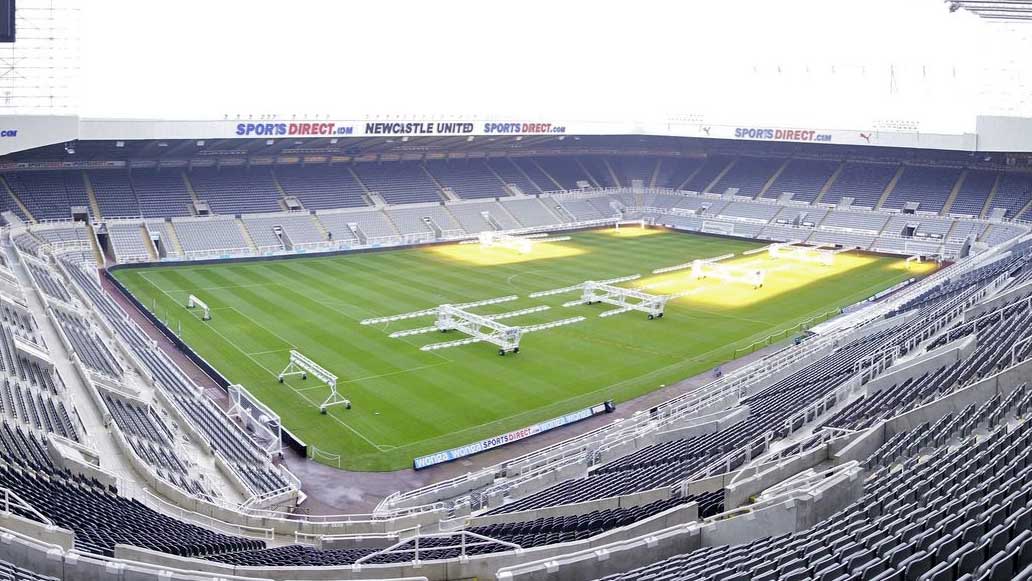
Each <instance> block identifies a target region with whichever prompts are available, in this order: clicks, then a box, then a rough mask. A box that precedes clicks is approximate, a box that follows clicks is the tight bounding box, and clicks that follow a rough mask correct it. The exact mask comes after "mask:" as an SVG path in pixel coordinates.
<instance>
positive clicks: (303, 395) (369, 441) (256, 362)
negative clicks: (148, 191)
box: [140, 273, 385, 452]
mask: <svg viewBox="0 0 1032 581" xmlns="http://www.w3.org/2000/svg"><path fill="white" fill-rule="evenodd" d="M140 274H141V275H144V274H145V273H140ZM143 278H144V280H146V281H147V282H148V283H149V284H150V285H151V286H153V287H154V288H155V289H157V290H159V291H161V292H162V293H164V294H165V296H167V297H168V298H170V299H172V301H173V302H178V301H176V298H175V297H174V296H172V295H171V294H169V293H168V291H166V290H165V289H163V288H161V287H159V286H158V285H156V284H154V281H152V280H150V279H149V278H147V277H146V276H144V277H143ZM207 328H208V329H211V330H212V331H214V332H215V334H216V335H218V336H219V337H222V340H223V341H225V342H226V343H228V344H229V345H232V346H233V348H234V349H236V350H237V351H239V352H240V353H241V354H242V355H243V356H244V357H247V358H248V359H250V360H251V361H252V362H254V364H255V365H257V366H258V367H261V368H262V369H264V370H265V371H266V372H267V373H268V374H269V375H271V376H273V377H274V378H276V380H277V381H278V380H279V374H278V373H276V372H274V371H272V370H271V369H269V368H268V367H266V366H265V365H263V364H262V363H261V362H260V361H258V360H257V359H255V358H254V357H252V356H251V355H250V354H248V353H247V352H246V351H244V350H243V349H241V348H240V346H239V345H237V344H236V343H234V342H232V341H230V340H229V338H227V337H226V336H225V335H223V334H222V332H221V331H219V330H218V329H216V328H215V326H214V325H208V326H207ZM283 385H286V386H287V387H289V388H290V389H291V391H293V392H294V393H296V394H297V395H299V396H301V398H302V399H304V400H305V401H307V402H308V403H310V404H311V405H312V407H314V408H316V409H319V402H316V401H313V400H312V399H310V398H309V397H308V396H306V395H305V394H304V393H302V392H301V391H299V390H298V388H296V387H294V386H293V385H291V384H290V382H288V381H286V380H284V381H283ZM316 387H318V386H316ZM326 415H327V416H328V417H330V418H332V419H333V420H334V421H335V422H337V423H338V424H340V425H342V426H344V427H345V428H347V429H348V430H350V431H351V432H352V433H354V434H355V435H356V436H358V437H359V438H362V439H363V440H365V442H366V443H368V444H369V445H370V446H372V447H374V448H376V449H377V450H379V451H381V452H383V451H385V450H384V449H383V447H382V446H380V445H379V444H377V443H376V442H374V441H372V440H370V439H369V438H367V437H366V436H365V434H363V433H362V432H360V431H358V430H356V429H355V428H353V427H351V426H349V425H348V424H347V423H345V422H344V421H343V420H341V419H340V418H338V417H337V416H335V415H333V414H331V413H328V414H326Z"/></svg>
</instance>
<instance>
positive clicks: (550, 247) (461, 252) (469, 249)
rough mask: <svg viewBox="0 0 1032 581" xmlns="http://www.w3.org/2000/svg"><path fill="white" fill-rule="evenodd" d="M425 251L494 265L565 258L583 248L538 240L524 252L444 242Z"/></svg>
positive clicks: (473, 262) (580, 252)
mask: <svg viewBox="0 0 1032 581" xmlns="http://www.w3.org/2000/svg"><path fill="white" fill-rule="evenodd" d="M426 250H427V252H430V253H432V254H436V255H437V256H440V257H442V258H447V259H448V260H455V261H459V262H467V263H470V264H476V265H478V266H496V265H504V264H519V263H521V262H530V261H532V260H544V259H548V258H566V257H568V256H577V255H580V254H584V252H585V251H584V250H583V249H581V248H578V247H576V246H574V245H572V244H569V243H566V242H538V243H536V244H534V245H532V246H531V249H530V252H528V253H526V254H524V253H522V252H519V251H517V250H513V249H511V248H499V247H489V248H484V247H483V246H481V245H479V244H446V245H440V246H431V247H429V248H427V249H426Z"/></svg>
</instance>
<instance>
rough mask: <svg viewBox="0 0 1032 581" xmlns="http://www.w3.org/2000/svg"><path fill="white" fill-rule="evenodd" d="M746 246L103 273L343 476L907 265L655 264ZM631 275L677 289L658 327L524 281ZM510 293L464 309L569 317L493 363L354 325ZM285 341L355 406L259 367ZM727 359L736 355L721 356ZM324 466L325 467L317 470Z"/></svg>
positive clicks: (428, 339) (659, 376) (820, 301)
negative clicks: (205, 309)
mask: <svg viewBox="0 0 1032 581" xmlns="http://www.w3.org/2000/svg"><path fill="white" fill-rule="evenodd" d="M760 246H762V244H761V243H757V242H754V241H744V240H734V239H726V238H717V237H710V236H698V235H689V234H681V233H670V232H663V231H646V232H642V231H640V230H637V229H627V228H625V229H624V230H621V231H620V232H619V233H617V232H615V231H613V230H607V231H595V232H582V233H576V234H573V239H572V240H570V241H568V242H557V243H552V244H545V245H541V246H539V247H538V248H536V249H535V251H534V252H533V253H532V254H531V255H529V256H522V255H517V254H513V253H511V252H507V251H504V250H498V249H491V250H483V249H481V248H480V247H479V246H478V245H448V246H434V247H423V248H413V249H405V250H394V251H383V252H373V253H360V254H351V255H343V256H332V257H313V258H304V259H294V260H269V261H262V262H247V263H234V264H215V265H203V266H189V265H187V266H176V267H157V268H153V267H152V268H139V269H124V270H120V271H118V272H117V273H116V276H117V278H118V279H119V280H121V281H122V283H124V284H125V285H126V287H128V288H129V289H130V291H131V292H132V293H133V294H134V295H135V296H136V297H137V298H139V299H140V301H141V302H142V303H143V304H145V305H147V306H148V307H151V308H152V310H153V312H155V314H157V316H158V317H159V318H161V319H162V320H164V321H166V323H167V324H168V325H169V327H170V328H172V329H174V330H179V329H181V332H182V337H183V339H184V340H186V341H187V342H188V343H189V344H190V345H191V346H193V347H194V348H195V349H196V350H197V352H198V353H200V354H201V355H202V356H203V357H204V358H206V359H207V360H208V361H209V362H211V363H212V364H213V365H214V366H215V367H216V368H217V369H219V371H220V372H222V374H223V375H225V376H226V377H227V378H228V379H229V380H230V381H232V382H235V383H240V384H243V385H244V386H246V387H247V388H248V389H249V390H250V391H251V392H252V393H254V394H256V395H257V396H258V397H260V398H261V399H262V400H263V401H264V402H265V403H266V404H268V405H269V406H270V407H272V408H273V409H275V410H276V411H277V412H278V413H279V414H280V416H281V417H282V419H283V422H284V424H285V425H286V426H287V427H288V428H289V429H290V430H291V431H292V432H294V433H295V434H296V435H297V436H298V437H300V438H301V439H303V440H304V441H306V442H307V443H309V444H310V445H315V446H317V447H318V448H319V449H320V450H323V451H325V452H327V453H330V454H340V455H341V462H340V466H341V467H342V468H347V469H351V470H367V471H371V470H395V469H401V468H405V467H409V466H411V462H412V459H413V458H414V457H416V456H420V455H423V454H428V453H432V452H436V451H439V450H443V449H447V448H451V447H454V446H458V445H462V444H465V443H469V442H472V441H476V440H479V439H481V438H485V437H490V436H494V435H497V434H500V433H504V432H506V431H509V430H512V429H517V428H520V427H523V426H526V425H529V424H532V423H534V422H537V421H540V420H544V419H548V418H552V417H555V416H557V415H560V414H562V413H566V412H569V411H572V410H574V409H579V408H581V407H584V406H586V405H589V404H594V403H597V402H599V401H602V400H605V399H615V400H617V401H623V400H627V399H630V398H633V397H636V396H639V395H642V394H644V393H648V392H650V391H653V390H655V389H657V388H659V387H660V386H661V385H664V384H668V383H672V382H674V381H677V380H679V379H683V378H685V377H689V376H692V375H694V374H697V373H700V372H702V371H704V370H706V369H709V368H711V367H713V366H715V365H717V364H719V363H721V362H724V361H727V360H729V359H731V358H732V357H733V355H734V354H735V352H736V349H740V348H743V347H747V346H749V345H750V344H752V343H753V342H755V341H757V340H759V339H762V338H764V337H767V336H769V335H771V334H773V333H778V332H780V331H785V330H787V329H790V328H793V327H795V326H796V325H798V323H800V322H801V321H804V320H807V319H811V318H812V317H813V316H814V315H816V314H819V313H824V312H828V311H830V310H834V309H837V308H838V307H840V306H843V305H847V304H851V303H854V302H856V301H857V300H860V299H863V298H866V297H868V296H870V295H872V294H874V293H875V292H877V291H879V290H882V289H884V288H887V287H889V286H891V285H893V284H895V283H897V282H899V281H901V280H904V279H906V278H909V277H910V276H913V275H914V272H913V271H908V270H906V269H905V268H904V266H903V261H902V260H900V259H895V258H887V257H881V256H870V255H860V254H857V253H849V254H848V255H840V256H839V257H838V260H837V262H836V265H835V266H833V267H823V266H817V265H811V264H800V263H790V262H787V261H778V262H775V261H773V260H771V259H769V258H767V257H766V253H760V254H756V255H753V256H751V257H740V258H738V259H736V261H740V263H741V264H746V265H749V266H755V267H757V268H768V269H772V270H771V271H769V273H768V276H767V282H766V284H765V285H764V287H763V288H762V289H760V290H753V289H752V288H749V287H746V286H744V285H738V284H733V283H723V284H722V283H720V282H719V281H717V280H714V279H709V278H708V279H704V280H699V281H696V280H691V278H690V276H689V275H688V274H689V272H690V271H680V272H675V273H671V274H667V275H660V276H653V275H649V274H648V273H649V272H650V271H651V270H652V269H654V268H659V267H664V266H670V265H674V264H679V263H683V262H687V261H689V260H691V259H694V258H707V257H713V256H717V255H722V254H725V253H729V252H733V253H741V252H743V251H745V250H749V249H753V248H758V247H760ZM635 273H641V274H642V275H643V278H642V279H641V280H639V281H635V282H634V283H630V284H632V285H636V286H639V287H648V288H649V289H652V291H651V292H655V293H663V294H666V293H673V292H689V293H691V294H689V295H688V296H685V297H683V298H679V299H676V300H674V301H672V302H671V303H670V304H669V305H668V306H667V313H666V316H665V317H664V318H663V319H662V320H656V321H649V320H647V319H646V317H645V315H644V314H642V313H625V314H620V315H616V316H612V317H607V318H599V317H597V316H596V315H597V314H598V313H601V312H603V311H604V310H608V309H610V308H611V307H607V306H605V305H592V306H577V307H570V308H563V307H561V305H562V303H564V302H566V301H570V300H573V299H574V298H576V295H575V294H564V295H555V296H549V297H542V298H539V299H530V298H527V295H528V294H530V293H531V292H534V291H540V290H546V289H551V288H557V287H562V286H567V285H571V284H577V283H580V282H583V281H584V280H589V279H604V278H610V277H617V276H623V275H629V274H635ZM188 294H195V295H197V296H198V297H199V298H201V299H202V300H204V301H206V302H207V303H208V304H209V305H210V306H211V308H212V315H213V319H212V320H211V321H208V322H202V321H201V320H200V319H199V315H198V314H197V313H195V312H193V311H188V310H186V309H185V308H184V307H183V305H184V304H185V302H186V297H187V295H188ZM510 294H517V295H519V296H520V299H519V300H518V301H514V302H508V303H504V304H497V305H491V306H488V307H481V308H478V309H475V311H476V312H478V313H481V314H490V313H500V312H507V311H512V310H516V309H522V308H526V307H530V306H535V305H542V304H543V305H550V306H551V307H552V308H551V309H550V310H547V311H543V312H538V313H534V314H530V315H525V316H522V317H518V318H514V319H509V320H507V321H506V322H507V323H508V324H511V325H517V324H518V325H525V324H533V323H539V322H545V321H551V320H556V319H561V318H566V317H572V316H576V315H584V316H586V317H587V320H586V321H584V322H581V323H578V324H574V325H569V326H565V327H561V328H556V329H551V330H547V331H542V332H538V333H532V334H528V335H526V336H525V337H524V339H523V342H522V349H521V353H520V354H519V355H516V356H506V357H499V356H498V354H497V350H496V349H495V348H494V347H493V346H491V345H489V344H484V343H480V344H472V345H467V346H463V347H457V348H451V349H443V350H438V351H431V352H424V351H420V350H419V347H420V346H421V345H424V344H427V343H435V342H440V341H447V340H454V339H457V338H459V337H460V336H459V335H457V334H454V333H453V334H449V335H441V334H440V333H428V334H425V335H414V336H410V337H405V338H400V339H392V338H389V337H388V334H389V333H390V332H392V331H397V330H401V329H409V328H416V327H425V326H428V325H430V324H431V322H432V319H431V318H421V319H411V320H406V321H398V322H394V323H390V324H384V325H370V326H363V325H360V324H359V321H361V320H362V319H365V318H370V317H378V316H385V315H392V314H396V313H402V312H407V311H413V310H419V309H426V308H431V307H434V306H436V305H438V304H441V303H460V302H467V301H475V300H480V299H487V298H493V297H498V296H503V295H510ZM292 347H294V348H297V349H298V350H300V351H301V352H302V353H304V354H305V355H307V356H308V357H310V358H312V359H313V360H314V361H316V362H317V363H319V364H320V365H322V366H323V367H325V368H327V369H328V370H329V371H331V372H332V373H335V374H336V375H338V376H339V377H340V384H339V391H340V393H341V394H342V395H344V396H346V397H349V398H350V399H351V400H352V402H353V403H354V408H353V409H351V410H345V409H343V407H334V408H331V409H330V410H329V413H328V414H327V415H320V414H319V412H318V409H317V408H318V404H319V403H321V402H322V401H323V400H324V399H325V397H326V395H327V394H328V390H327V389H326V388H324V387H320V386H318V385H317V384H316V382H315V381H314V380H313V379H309V380H307V381H303V380H301V378H300V377H292V378H288V379H287V381H286V383H285V384H280V383H278V382H277V379H276V375H277V374H278V373H279V372H280V371H281V370H282V369H283V367H284V366H285V365H286V362H287V356H288V350H289V349H290V348H292ZM738 354H739V355H740V354H741V353H740V352H739V353H738ZM332 464H334V465H336V462H332Z"/></svg>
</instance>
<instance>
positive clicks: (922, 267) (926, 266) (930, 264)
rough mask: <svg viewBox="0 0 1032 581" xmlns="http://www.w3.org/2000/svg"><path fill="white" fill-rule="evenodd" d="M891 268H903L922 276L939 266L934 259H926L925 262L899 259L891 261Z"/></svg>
mask: <svg viewBox="0 0 1032 581" xmlns="http://www.w3.org/2000/svg"><path fill="white" fill-rule="evenodd" d="M889 268H891V269H892V270H905V271H907V272H910V273H913V275H914V276H924V275H926V274H928V273H930V272H934V271H935V270H937V269H938V268H939V267H938V265H936V264H935V262H934V261H931V260H927V261H925V262H906V261H905V260H900V261H899V262H893V263H892V264H890V265H889Z"/></svg>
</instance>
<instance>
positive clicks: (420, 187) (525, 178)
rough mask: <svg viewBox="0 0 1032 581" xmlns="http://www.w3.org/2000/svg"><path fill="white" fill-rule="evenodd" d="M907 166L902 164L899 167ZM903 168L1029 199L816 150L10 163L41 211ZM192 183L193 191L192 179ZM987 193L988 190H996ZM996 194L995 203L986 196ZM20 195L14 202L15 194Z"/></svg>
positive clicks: (832, 184)
mask: <svg viewBox="0 0 1032 581" xmlns="http://www.w3.org/2000/svg"><path fill="white" fill-rule="evenodd" d="M900 170H902V171H901V172H900ZM897 172H900V173H899V179H898V180H897V181H896V182H895V184H894V186H893V188H892V190H891V191H890V193H889V195H888V197H887V198H886V200H885V202H884V207H885V208H891V209H902V208H903V206H904V204H905V203H907V202H916V203H917V204H918V205H919V206H918V209H919V210H922V211H932V212H940V211H942V210H943V208H944V206H945V204H946V202H947V200H948V199H949V197H950V195H951V193H952V192H953V190H954V189H955V188H956V191H957V196H956V199H955V200H954V202H953V204H952V205H951V207H950V208H949V211H950V212H951V213H956V214H964V215H974V216H978V215H981V214H982V213H983V211H984V210H987V209H991V208H996V207H999V208H1004V209H1005V210H1006V216H1007V217H1010V218H1013V217H1017V214H1018V213H1019V212H1021V211H1022V210H1023V209H1024V208H1025V207H1026V205H1027V204H1028V202H1029V201H1030V200H1032V176H1030V175H1029V174H1027V173H1022V172H1007V171H998V170H987V169H970V170H964V169H963V168H961V167H958V166H949V165H938V166H931V165H900V164H899V163H898V162H895V161H892V162H875V161H845V162H843V161H842V160H829V159H811V158H791V159H789V158H783V157H763V156H751V155H742V156H729V155H721V154H712V155H709V156H708V157H706V158H689V159H681V158H666V157H650V156H597V155H583V156H554V157H514V158H490V159H451V160H428V161H425V162H415V161H399V162H362V163H351V164H340V165H327V164H314V165H285V166H280V167H270V166H250V167H248V166H223V167H195V168H192V169H190V170H186V171H184V170H183V169H181V168H151V169H133V170H131V171H126V170H115V169H112V170H89V171H86V172H82V171H79V170H75V171H67V170H64V171H28V172H11V173H8V174H5V178H6V181H7V182H8V184H10V186H11V190H12V191H13V192H14V193H15V195H17V196H18V198H19V199H21V200H22V202H23V203H24V204H25V205H26V207H27V208H28V210H29V211H30V212H31V213H32V215H33V216H34V217H35V218H36V219H37V220H41V219H67V218H69V217H70V213H69V209H70V207H71V206H84V207H87V208H89V207H90V204H89V199H88V195H87V193H86V187H85V184H86V183H87V182H88V183H90V184H91V186H92V189H93V192H94V195H95V197H96V200H97V205H98V207H99V210H100V212H101V214H102V215H103V216H104V217H131V216H142V217H147V218H150V217H173V216H189V215H192V214H193V212H192V210H191V205H192V203H193V200H194V195H196V197H197V199H200V200H203V201H207V202H208V203H209V205H210V206H211V208H212V210H213V211H215V212H216V213H220V214H229V215H235V214H243V213H254V212H275V211H279V210H281V209H282V208H283V206H282V204H281V200H282V198H283V197H284V196H294V197H296V198H297V199H298V200H300V201H301V203H302V205H303V206H304V207H305V208H306V209H310V210H326V209H333V208H353V207H364V206H368V205H370V203H371V199H370V198H369V196H368V193H369V192H375V193H377V194H379V195H380V196H382V197H383V199H384V200H385V201H386V202H387V203H389V204H407V203H419V202H439V201H441V200H442V199H444V198H443V192H442V189H447V190H450V191H451V192H452V193H453V194H454V195H457V196H458V197H460V198H463V199H478V198H499V197H500V198H506V197H509V196H510V195H511V192H510V190H509V189H508V187H507V186H509V185H512V186H515V188H516V189H518V190H519V191H520V192H522V193H524V194H528V195H537V194H539V193H542V192H549V191H556V190H576V189H579V188H580V186H581V185H582V184H583V185H587V186H589V187H614V186H623V187H629V186H630V185H632V184H633V183H635V182H636V181H641V183H642V184H643V185H645V186H655V187H666V188H674V189H686V190H690V191H697V192H712V193H718V194H719V193H724V192H725V191H728V190H737V192H738V194H739V195H742V196H749V197H756V196H758V195H760V194H761V193H762V195H763V197H766V198H772V199H776V198H778V197H780V196H781V195H783V194H785V193H792V194H793V198H792V199H794V200H796V201H803V202H814V201H816V200H817V199H818V197H819V196H821V201H822V202H825V203H831V204H835V203H838V202H840V201H841V199H842V198H843V197H846V196H848V197H852V198H854V204H856V205H857V206H863V207H868V208H871V207H874V206H876V205H877V204H878V202H879V200H880V199H881V197H882V194H883V193H884V192H885V191H886V189H887V188H888V187H889V185H890V183H891V182H892V180H893V178H894V177H895V176H896V174H897ZM191 187H192V189H193V191H194V193H193V194H192V193H191V191H190V188H191ZM822 194H823V195H822ZM990 196H991V197H992V199H991V200H990V199H989V198H990ZM987 204H988V207H986V205H987ZM10 205H11V206H14V207H15V209H16V210H17V211H19V212H20V209H18V208H17V206H16V205H15V204H10Z"/></svg>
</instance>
